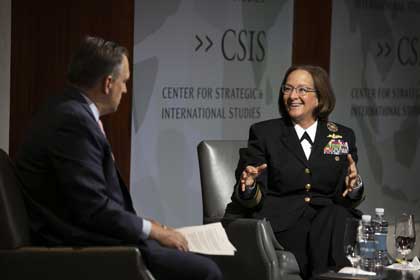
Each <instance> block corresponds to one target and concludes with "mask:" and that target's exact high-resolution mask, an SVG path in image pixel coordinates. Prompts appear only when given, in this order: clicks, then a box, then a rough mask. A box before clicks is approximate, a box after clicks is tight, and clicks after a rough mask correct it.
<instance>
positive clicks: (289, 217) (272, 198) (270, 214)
mask: <svg viewBox="0 0 420 280" xmlns="http://www.w3.org/2000/svg"><path fill="white" fill-rule="evenodd" d="M331 127H333V126H331V125H330V128H331ZM335 127H336V128H337V131H336V132H334V131H331V130H330V129H329V128H328V127H327V123H326V122H323V121H318V127H317V132H316V136H315V141H314V145H313V147H312V151H311V155H310V158H309V160H307V159H306V157H305V154H304V152H303V149H302V146H301V144H300V141H299V139H298V136H297V134H296V131H295V129H294V127H293V125H292V123H291V122H290V121H287V120H285V119H273V120H268V121H264V122H260V123H256V124H254V125H252V126H251V128H250V133H249V140H248V148H247V149H246V150H243V151H241V157H240V160H239V163H238V168H237V172H236V176H237V179H238V178H239V176H240V173H241V172H242V171H243V170H244V168H245V167H246V166H247V165H253V166H258V165H260V164H263V163H266V164H267V165H268V167H267V169H266V170H265V171H264V172H263V173H262V174H261V175H260V176H259V177H258V179H257V184H258V186H259V187H260V189H261V190H262V193H263V198H262V201H261V202H260V204H259V205H258V206H257V207H256V208H255V209H254V211H256V212H255V214H256V217H257V218H267V219H268V220H269V221H270V222H271V225H272V227H273V230H274V231H283V230H286V229H288V228H290V227H291V226H293V225H294V224H296V223H297V222H298V220H299V217H301V216H302V214H303V213H304V211H305V209H306V208H307V207H308V206H309V205H310V204H311V205H321V206H322V205H328V204H331V203H339V204H342V205H344V206H346V207H348V208H349V209H350V211H354V210H352V209H351V205H352V203H353V202H354V201H353V199H350V198H349V197H347V198H342V196H341V194H342V193H343V192H344V190H345V182H344V179H345V176H346V175H347V167H348V161H347V154H344V153H341V154H339V155H335V154H326V153H325V152H327V151H326V150H325V149H324V148H325V147H326V146H327V144H328V143H329V141H330V140H332V139H333V138H334V137H335V139H339V140H340V141H341V142H342V143H344V142H347V143H348V150H349V151H348V152H349V153H350V154H351V155H352V157H353V159H354V160H355V161H356V162H357V148H356V145H355V136H354V133H353V131H352V130H351V129H350V128H347V127H345V126H342V125H339V124H335ZM332 130H334V129H332ZM333 134H335V136H333ZM340 136H341V138H337V137H340ZM238 188H239V185H238V184H236V186H235V192H234V194H233V196H232V200H233V201H234V203H239V204H242V205H244V203H243V202H244V201H243V200H242V199H241V198H240V197H239V191H238ZM361 196H362V192H359V194H358V196H357V198H356V199H360V198H361ZM228 210H229V208H228Z"/></svg>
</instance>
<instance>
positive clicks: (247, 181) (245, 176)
mask: <svg viewBox="0 0 420 280" xmlns="http://www.w3.org/2000/svg"><path fill="white" fill-rule="evenodd" d="M266 168H267V164H265V163H263V164H261V165H259V166H257V167H255V166H251V165H248V166H247V167H246V168H245V170H244V171H242V174H241V190H242V191H243V192H244V191H245V189H246V188H250V187H252V186H253V185H254V183H255V179H256V178H257V177H258V176H259V175H260V174H261V173H262V172H263V170H264V169H266Z"/></svg>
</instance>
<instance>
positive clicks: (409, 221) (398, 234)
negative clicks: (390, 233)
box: [395, 213, 416, 266]
mask: <svg viewBox="0 0 420 280" xmlns="http://www.w3.org/2000/svg"><path fill="white" fill-rule="evenodd" d="M414 223H415V222H414V215H412V214H406V213H403V214H402V215H400V216H399V217H397V220H396V222H395V246H396V248H397V251H398V252H399V253H400V254H401V256H402V264H403V266H407V255H408V254H410V252H411V250H412V249H413V248H414V244H415V243H416V229H415V227H414Z"/></svg>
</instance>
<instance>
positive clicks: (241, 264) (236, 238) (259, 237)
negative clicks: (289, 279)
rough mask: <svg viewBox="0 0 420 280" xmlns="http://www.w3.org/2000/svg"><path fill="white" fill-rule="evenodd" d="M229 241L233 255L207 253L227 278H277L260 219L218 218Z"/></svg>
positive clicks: (271, 247) (273, 259)
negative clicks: (221, 219) (220, 219)
mask: <svg viewBox="0 0 420 280" xmlns="http://www.w3.org/2000/svg"><path fill="white" fill-rule="evenodd" d="M222 223H223V226H224V228H225V230H226V233H227V235H228V238H229V240H230V241H231V242H232V244H233V245H234V246H235V247H236V249H237V251H236V253H235V256H210V257H211V258H212V259H213V260H214V261H215V262H216V263H217V264H218V265H219V267H220V269H221V270H222V272H223V275H224V278H225V280H228V279H241V280H246V279H250V280H251V279H278V278H277V277H274V278H272V276H273V275H277V274H278V273H277V271H278V261H277V256H276V252H275V250H274V246H273V243H272V240H271V237H270V235H269V234H267V231H266V229H265V227H266V224H265V222H264V221H263V220H256V219H235V220H227V219H224V220H223V221H222Z"/></svg>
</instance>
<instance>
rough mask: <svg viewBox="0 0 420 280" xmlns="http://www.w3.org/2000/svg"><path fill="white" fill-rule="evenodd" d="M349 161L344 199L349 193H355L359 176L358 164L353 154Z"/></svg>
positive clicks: (348, 158)
mask: <svg viewBox="0 0 420 280" xmlns="http://www.w3.org/2000/svg"><path fill="white" fill-rule="evenodd" d="M347 161H348V162H349V166H348V167H347V176H346V179H345V183H346V190H345V191H344V192H343V197H345V196H346V195H347V194H348V193H349V192H352V191H353V188H354V186H355V184H356V180H357V175H358V173H357V168H356V162H354V160H353V158H352V157H351V154H348V155H347Z"/></svg>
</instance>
